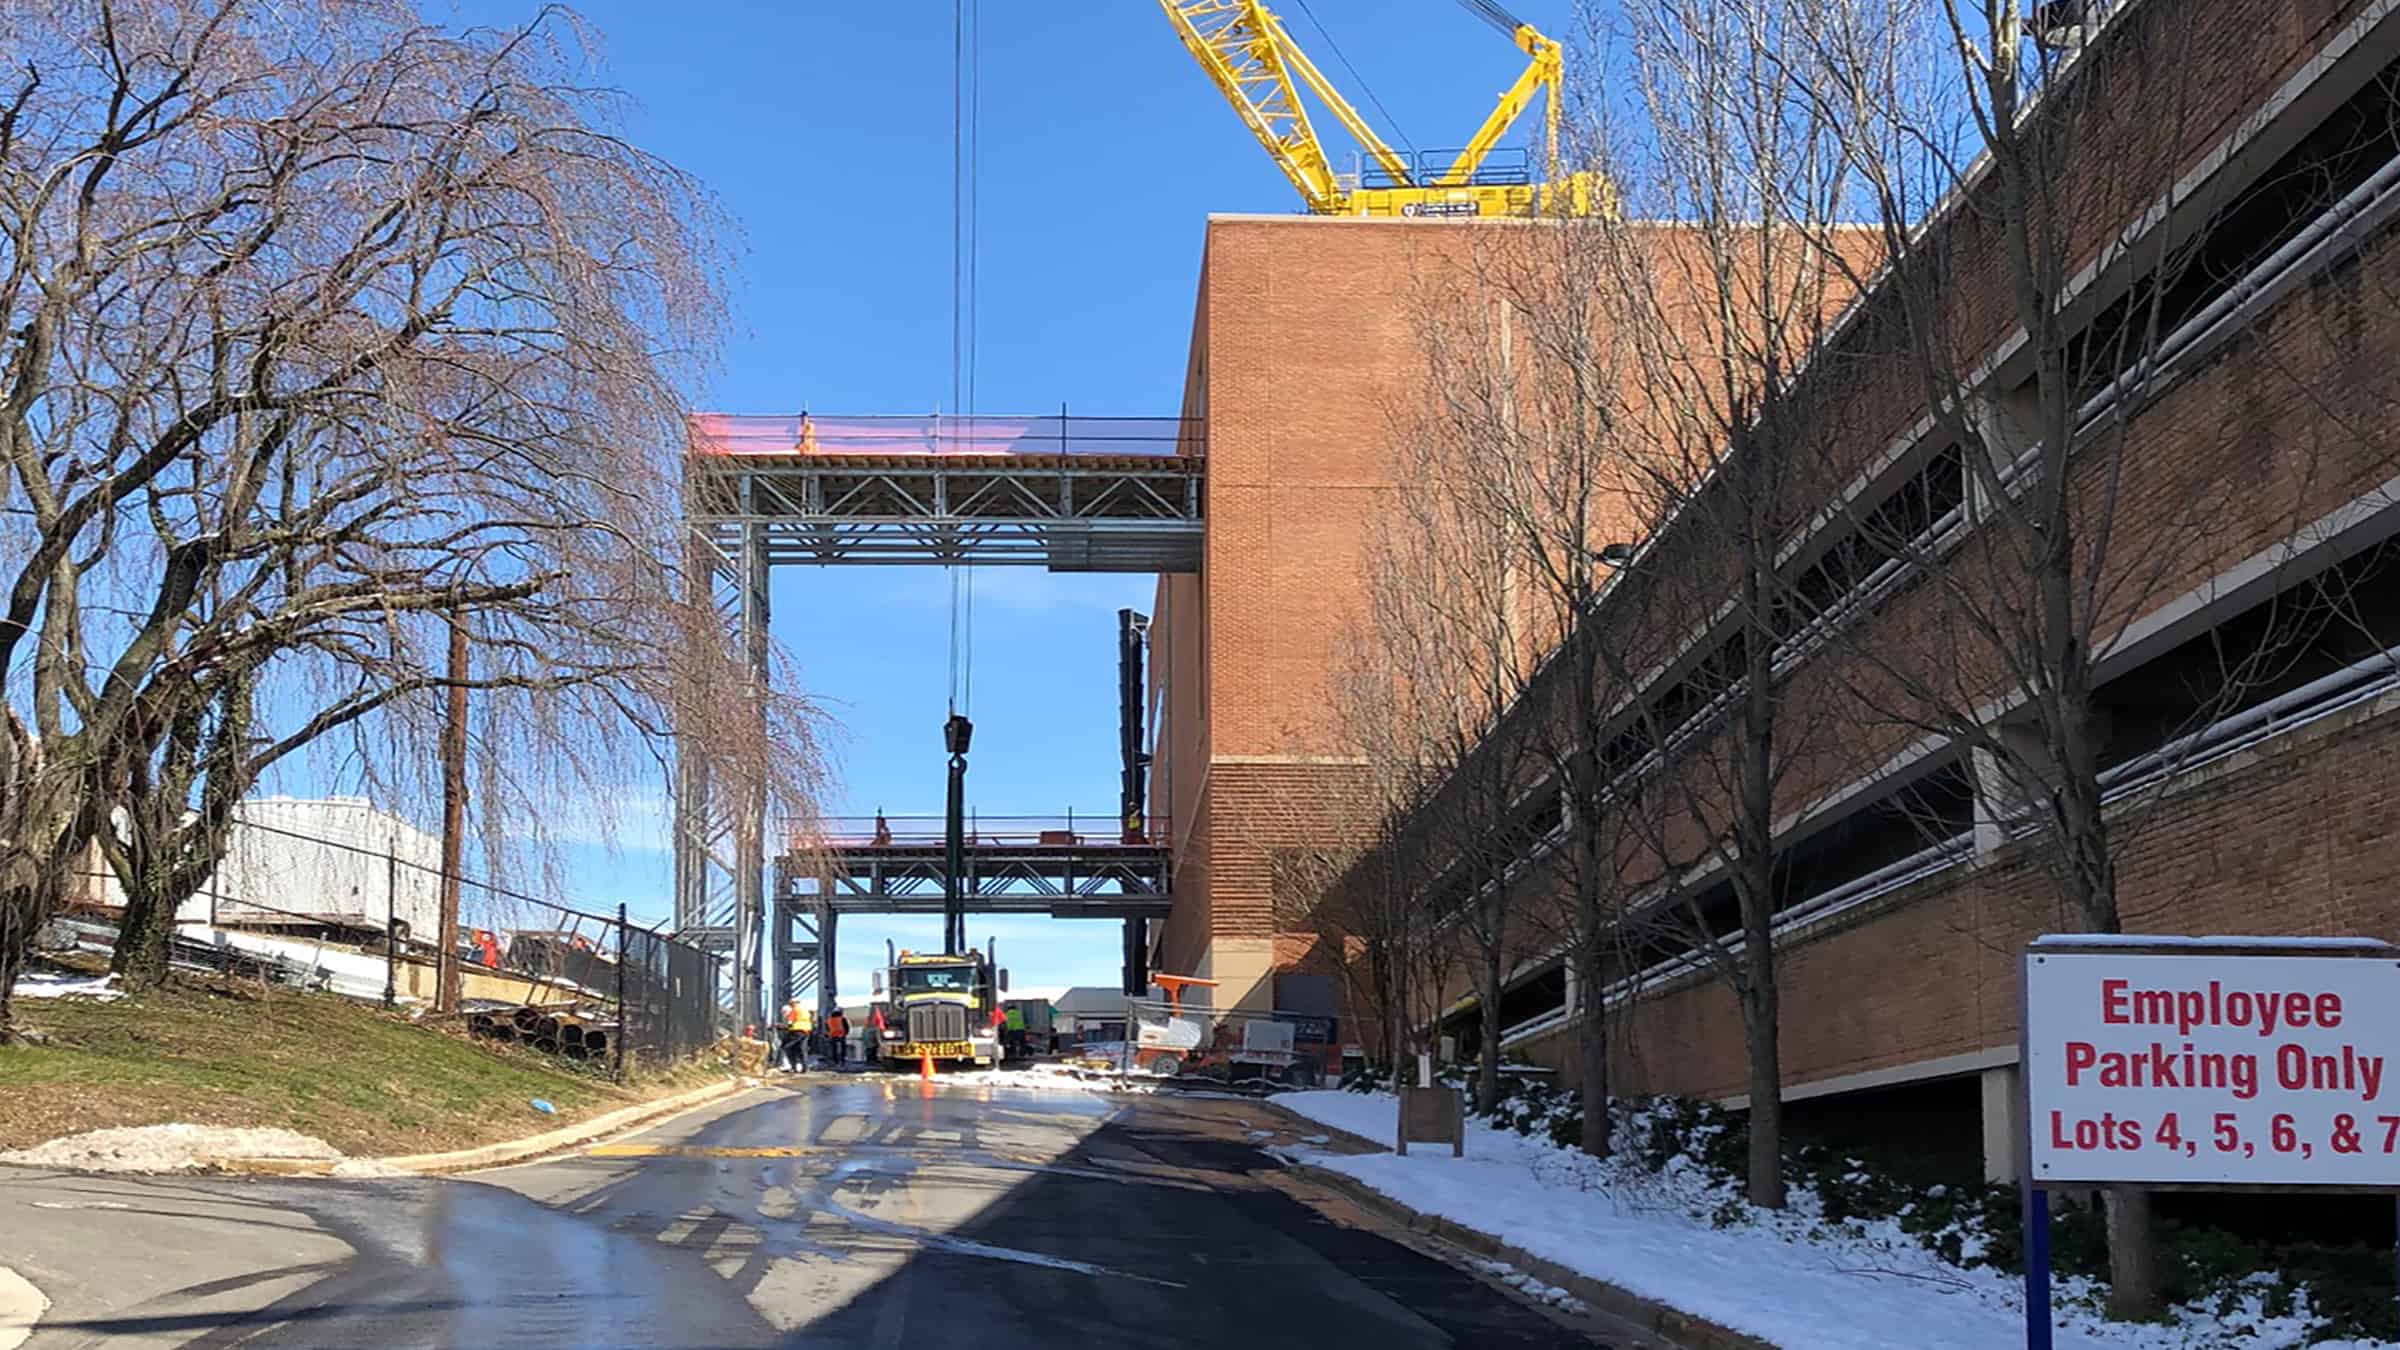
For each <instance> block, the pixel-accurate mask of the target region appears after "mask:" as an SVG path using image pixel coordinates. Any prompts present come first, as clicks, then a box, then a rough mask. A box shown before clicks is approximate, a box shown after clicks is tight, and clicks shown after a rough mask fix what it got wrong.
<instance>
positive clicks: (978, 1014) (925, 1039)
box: [872, 950, 1008, 1068]
mask: <svg viewBox="0 0 2400 1350" xmlns="http://www.w3.org/2000/svg"><path fill="white" fill-rule="evenodd" d="M1007 985H1008V975H1007V973H1006V972H1004V971H1000V970H998V969H996V968H995V967H994V966H993V964H992V961H991V958H990V956H988V955H987V954H986V953H983V952H979V951H973V950H969V951H966V952H964V953H953V952H939V953H935V952H905V951H904V952H900V953H898V954H897V955H896V956H894V957H893V958H892V961H891V964H890V965H889V966H887V967H886V968H885V969H884V970H882V971H881V972H878V973H877V975H876V978H875V994H876V1004H875V1014H874V1017H873V1019H872V1021H873V1031H874V1053H875V1055H876V1056H877V1057H878V1058H881V1059H890V1060H899V1061H904V1062H905V1061H911V1060H923V1059H928V1058H930V1059H933V1060H935V1061H937V1062H940V1063H947V1064H972V1065H974V1066H975V1067H977V1068H990V1067H992V1066H993V1065H995V1064H998V1063H999V1062H1000V1022H1001V1012H1000V994H1001V993H1002V992H1003V991H1005V989H1006V988H1007Z"/></svg>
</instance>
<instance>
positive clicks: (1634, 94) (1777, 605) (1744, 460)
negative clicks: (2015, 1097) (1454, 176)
mask: <svg viewBox="0 0 2400 1350" xmlns="http://www.w3.org/2000/svg"><path fill="white" fill-rule="evenodd" d="M1813 8H1814V6H1813V4H1811V5H1808V6H1802V5H1800V4H1797V3H1793V2H1792V0H1725V2H1722V3H1720V2H1717V0H1634V3H1630V4H1627V5H1624V6H1620V7H1617V8H1616V10H1615V11H1614V18H1613V19H1612V20H1611V22H1612V23H1614V24H1621V25H1622V31H1621V34H1610V36H1612V37H1613V36H1621V38H1622V41H1623V46H1624V50H1625V52H1626V54H1627V55H1628V56H1629V57H1630V58H1631V59H1630V61H1629V62H1626V63H1621V64H1622V65H1623V66H1624V67H1625V68H1627V69H1629V70H1630V71H1631V73H1632V76H1633V78H1632V79H1631V80H1629V81H1622V82H1621V83H1620V85H1619V86H1618V87H1620V88H1622V89H1623V90H1625V94H1624V96H1623V97H1622V98H1619V99H1616V100H1613V101H1612V100H1610V99H1609V98H1608V97H1607V94H1606V91H1605V90H1600V89H1595V90H1593V91H1592V92H1591V93H1590V94H1589V95H1587V96H1586V97H1585V98H1583V99H1581V100H1579V102H1580V103H1581V104H1582V106H1583V107H1584V108H1585V109H1586V110H1587V116H1588V117H1589V119H1590V123H1589V125H1588V126H1587V127H1586V128H1585V130H1584V135H1585V138H1586V139H1587V140H1588V141H1589V142H1590V143H1591V144H1592V145H1593V146H1594V147H1595V152H1596V155H1597V158H1598V160H1599V162H1600V163H1601V164H1602V165H1603V166H1604V170H1603V171H1604V172H1605V173H1606V175H1607V177H1608V178H1609V180H1610V181H1611V182H1612V183H1613V184H1614V185H1615V188H1616V192H1617V200H1618V204H1619V214H1618V215H1617V216H1616V217H1615V218H1614V219H1613V220H1610V221H1604V222H1599V223H1596V224H1595V225H1594V226H1593V227H1592V233H1593V235H1594V237H1595V239H1597V240H1599V241H1601V242H1602V243H1603V244H1604V245H1605V246H1603V247H1598V248H1595V249H1594V250H1593V252H1594V254H1595V259H1594V262H1595V264H1596V265H1597V266H1599V267H1600V268H1601V269H1602V275H1600V276H1598V277H1595V278H1593V280H1594V282H1595V283H1596V284H1595V285H1594V286H1593V290H1594V292H1595V294H1596V295H1597V296H1598V298H1599V303H1600V305H1601V308H1602V310H1603V312H1604V313H1605V314H1606V316H1607V320H1608V321H1609V322H1610V323H1611V325H1612V326H1613V328H1614V330H1615V331H1616V333H1617V334H1618V335H1619V337H1618V341H1619V346H1620V350H1621V351H1622V352H1623V353H1624V354H1625V355H1624V359H1623V366H1624V374H1623V377H1622V387H1623V389H1624V392H1625V404H1626V410H1625V412H1624V414H1623V415H1622V416H1621V418H1620V419H1619V426H1618V433H1617V435H1618V440H1619V441H1620V443H1621V451H1620V454H1621V462H1622V466H1623V467H1622V471H1621V472H1622V478H1623V480H1624V485H1625V489H1626V491H1628V492H1629V493H1630V494H1632V496H1633V498H1634V500H1635V501H1636V502H1637V503H1638V510H1639V515H1640V517H1641V518H1642V519H1644V520H1647V521H1653V522H1658V528H1659V529H1660V530H1661V531H1662V532H1663V533H1664V534H1665V536H1666V537H1665V538H1663V539H1661V540H1660V541H1659V542H1658V543H1657V544H1656V545H1655V546H1654V547H1653V548H1651V549H1646V550H1644V551H1643V552H1642V553H1640V554H1638V555H1636V556H1635V557H1634V558H1630V559H1628V560H1627V565H1628V567H1629V568H1631V569H1632V573H1633V574H1632V575H1630V576H1628V577H1627V578H1626V580H1625V583H1624V585H1623V587H1621V588H1612V591H1611V593H1610V595H1609V596H1608V598H1607V600H1606V602H1605V603H1604V605H1603V608H1602V611H1601V613H1600V615H1599V616H1598V620H1597V621H1598V622H1599V623H1600V626H1601V627H1602V629H1603V630H1604V631H1605V632H1606V633H1608V634H1609V635H1611V637H1610V639H1609V640H1605V641H1603V642H1602V643H1601V644H1600V645H1599V650H1600V653H1601V655H1602V658H1603V660H1604V661H1605V662H1606V663H1607V665H1608V666H1609V668H1610V674H1611V676H1612V678H1613V681H1614V682H1615V683H1616V684H1617V685H1618V686H1620V687H1621V688H1623V689H1624V690H1626V691H1627V693H1628V701H1627V706H1626V708H1625V710H1624V711H1623V713H1622V714H1621V720H1622V721H1623V722H1624V723H1625V724H1626V726H1627V727H1628V732H1626V733H1619V734H1617V735H1614V736H1612V737H1611V738H1610V740H1609V742H1608V746H1609V748H1608V749H1607V750H1604V752H1603V760H1604V763H1603V766H1602V772H1603V774H1604V775H1606V776H1607V777H1609V778H1610V779H1611V781H1612V782H1614V783H1616V784H1618V785H1620V786H1619V787H1617V788H1616V789H1614V791H1615V792H1616V794H1617V796H1618V797H1619V799H1620V800H1621V801H1622V800H1624V799H1625V798H1630V797H1636V796H1648V797H1651V798H1653V799H1654V800H1653V801H1652V802H1651V803H1650V804H1649V805H1648V807H1647V808H1645V809H1633V810H1630V811H1629V812H1628V813H1627V814H1628V816H1629V819H1630V820H1632V821H1634V822H1638V823H1641V824H1643V825H1644V826H1645V827H1646V835H1647V848H1646V849H1645V852H1646V853H1648V854H1649V859H1648V867H1647V869H1646V870H1647V871H1648V872H1649V873H1650V874H1651V875H1652V876H1653V877H1654V878H1655V879H1656V881H1657V884H1658V889H1659V890H1660V891H1661V892H1662V896H1663V899H1664V900H1666V901H1668V902H1670V903H1667V904H1665V905H1664V907H1663V908H1660V909H1658V911H1657V913H1658V915H1659V917H1660V918H1661V919H1671V920H1679V922H1677V923H1676V924H1675V926H1676V927H1677V928H1678V929H1680V934H1679V936H1680V938H1681V942H1680V943H1679V944H1677V945H1683V946H1688V949H1689V952H1690V953H1691V955H1692V956H1693V957H1695V958H1696V959H1697V960H1699V961H1700V963H1701V964H1703V965H1704V966H1705V967H1706V968H1707V969H1710V970H1712V971H1714V972H1715V973H1716V974H1717V975H1718V976H1719V978H1721V979H1722V980H1723V981H1724V983H1725V984H1726V986H1727V988H1728V990H1729V991H1730V992H1731V994H1732V995H1733V998H1734V1002H1735V1004H1736V1006H1737V1008H1738V1009H1739V1012H1740V1017H1741V1024H1742V1031H1743V1038H1744V1044H1745V1050H1746V1057H1747V1061H1748V1065H1749V1084H1748V1086H1749V1101H1750V1107H1749V1149H1750V1156H1749V1162H1748V1191H1749V1196H1750V1199H1751V1200H1752V1201H1753V1202H1754V1203H1757V1204H1760V1205H1766V1206H1775V1207H1779V1206H1781V1204H1782V1203H1783V1198H1784V1183H1783V1171H1782V1156H1781V1140H1782V1126H1781V1119H1782V1112H1781V1092H1782V1070H1781V1061H1780V1056H1779V1052H1778V1041H1779V1022H1780V1002H1779V997H1778V991H1777V976H1776V960H1775V955H1776V954H1775V936H1774V926H1775V916H1776V911H1777V909H1778V908H1779V906H1780V902H1781V891H1782V877H1781V874H1780V869H1779V868H1778V865H1777V859H1776V839H1775V828H1776V825H1777V822H1778V819H1779V817H1780V816H1781V814H1782V813H1784V812H1786V811H1788V810H1790V809H1792V808H1793V807H1794V806H1795V805H1798V804H1799V803H1795V802H1793V801H1791V800H1790V797H1791V796H1792V793H1793V790H1794V788H1795V787H1799V788H1805V787H1806V786H1807V783H1806V782H1805V781H1803V779H1804V778H1805V776H1807V775H1814V776H1816V777H1818V778H1823V777H1826V776H1827V773H1828V764H1827V760H1828V758H1829V753H1828V752H1829V751H1830V750H1831V749H1832V748H1833V746H1834V745H1835V744H1836V743H1837V742H1838V739H1839V737H1838V733H1839V731H1840V730H1841V728H1840V727H1839V726H1837V725H1836V724H1835V720H1836V709H1835V707H1834V706H1833V705H1832V703H1831V702H1830V701H1828V700H1824V699H1810V698H1797V699H1795V698H1792V697H1790V696H1789V694H1790V691H1789V690H1788V689H1786V688H1785V687H1784V686H1785V684H1786V682H1787V676H1788V669H1787V667H1786V666H1785V664H1784V663H1783V661H1782V659H1781V657H1782V654H1783V653H1782V649H1783V643H1784V640H1785V639H1786V638H1787V637H1789V636H1791V634H1792V630H1793V627H1794V620H1795V618H1796V617H1797V611H1798V608H1799V604H1798V597H1796V596H1795V595H1794V593H1793V591H1794V588H1793V586H1792V582H1791V578H1790V577H1789V576H1788V575H1787V570H1788V569H1787V568H1786V566H1785V555H1784V548H1785V545H1786V544H1787V542H1788V541H1789V540H1790V539H1792V538H1793V537H1794V536H1795V535H1796V534H1797V533H1798V532H1799V531H1800V529H1801V527H1802V526H1804V525H1805V524H1806V523H1807V521H1808V519H1809V517H1810V515H1811V514H1812V513H1813V512H1814V511H1815V510H1816V509H1817V503H1818V501H1819V500H1821V496H1822V494H1823V491H1824V484H1823V482H1822V481H1821V480H1822V477H1823V466H1824V464H1825V463H1826V462H1827V460H1828V454H1827V450H1826V447H1827V446H1828V445H1830V444H1832V443H1835V442H1837V441H1839V440H1840V439H1841V436H1842V430H1843V429H1842V428H1841V427H1840V426H1839V425H1838V422H1837V421H1836V419H1834V418H1832V417H1830V416H1829V415H1828V413H1829V411H1830V410H1829V409H1828V408H1826V407H1823V406H1820V405H1819V404H1818V403H1817V402H1814V401H1812V400H1811V399H1810V398H1809V397H1808V393H1807V389H1806V388H1805V387H1804V386H1802V385H1800V384H1799V383H1798V382H1797V380H1796V376H1797V375H1798V373H1799V372H1800V371H1801V370H1802V369H1803V367H1804V366H1805V365H1806V364H1807V363H1808V362H1809V361H1810V360H1811V359H1812V357H1815V356H1816V355H1817V354H1818V349H1819V348H1820V346H1821V344H1822V340H1823V339H1824V337H1825V336H1826V335H1827V333H1828V332H1829V330H1830V329H1831V328H1832V327H1833V325H1834V323H1835V322H1836V320H1837V318H1838V316H1839V314H1840V311H1841V310H1842V309H1843V308H1844V307H1845V306H1846V304H1847V303H1848V301H1849V299H1850V297H1851V296H1852V295H1853V294H1854V289H1853V287H1852V285H1851V283H1850V281H1849V280H1848V278H1847V277H1846V276H1845V275H1844V273H1843V272H1842V271H1841V270H1839V269H1834V268H1829V267H1828V266H1827V265H1826V264H1825V263H1824V261H1823V260H1822V259H1821V258H1820V257H1819V255H1818V250H1819V249H1820V248H1822V247H1825V246H1827V245H1828V244H1829V243H1831V244H1833V245H1835V246H1844V245H1848V246H1850V247H1851V251H1852V252H1853V253H1858V254H1864V253H1867V252H1868V251H1869V248H1868V247H1866V246H1864V245H1871V244H1872V242H1873V241H1872V238H1871V237H1868V238H1867V239H1866V240H1865V241H1864V245H1852V244H1849V241H1848V240H1847V239H1846V237H1845V235H1844V233H1843V230H1842V226H1841V221H1842V218H1843V214H1844V211H1845V208H1846V207H1847V205H1848V201H1847V199H1848V196H1849V193H1850V186H1849V182H1848V179H1849V177H1850V176H1851V175H1852V174H1853V173H1854V172H1855V170H1854V169H1853V168H1852V166H1851V162H1850V156H1849V155H1848V154H1847V153H1846V152H1845V148H1844V146H1843V145H1842V143H1841V139H1840V138H1841V133H1842V127H1841V126H1840V125H1839V124H1838V123H1836V122H1834V121H1833V120H1832V119H1831V118H1829V117H1827V116H1825V115H1824V113H1823V111H1822V108H1821V105H1820V104H1819V103H1818V102H1817V100H1816V99H1815V98H1814V97H1813V96H1811V95H1810V94H1809V93H1808V92H1807V91H1805V90H1804V89H1802V88H1801V87H1799V82H1801V81H1805V80H1806V79H1807V78H1808V71H1807V69H1806V60H1805V58H1806V56H1807V42H1806V38H1807V35H1808V30H1807V27H1806V24H1805V22H1804V20H1805V19H1806V18H1807V17H1808V11H1812V10H1813ZM1570 303H1571V304H1573V305H1577V306H1580V305H1581V304H1582V303H1583V302H1582V301H1580V300H1577V301H1572V302H1570ZM1637 633H1638V634H1641V635H1642V638H1643V640H1639V641H1629V640H1628V635H1631V634H1637ZM1687 637H1688V642H1687V641H1686V640H1685V639H1686V638H1687ZM1796 774H1798V775H1802V776H1803V778H1802V779H1796V778H1795V775H1796ZM1837 777H1838V776H1837ZM1820 786H1826V787H1829V786H1831V784H1829V783H1828V784H1821V785H1820ZM1701 874H1705V875H1707V876H1709V877H1710V878H1712V879H1716V878H1721V879H1722V880H1723V881H1725V882H1728V883H1730V903H1729V904H1722V905H1721V904H1718V903H1716V902H1715V900H1714V897H1716V896H1719V895H1722V894H1724V892H1723V891H1721V890H1719V889H1717V888H1716V887H1715V886H1713V885H1712V886H1702V885H1697V884H1687V883H1688V882H1689V879H1690V878H1693V877H1695V876H1696V875H1701ZM1677 896H1681V897H1682V898H1681V899H1680V900H1679V901H1678V900H1676V899H1675V897H1677ZM1650 903H1651V904H1653V905H1655V904H1658V903H1659V902H1658V901H1656V900H1654V901H1652V902H1650Z"/></svg>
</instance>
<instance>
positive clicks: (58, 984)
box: [14, 970, 125, 1001]
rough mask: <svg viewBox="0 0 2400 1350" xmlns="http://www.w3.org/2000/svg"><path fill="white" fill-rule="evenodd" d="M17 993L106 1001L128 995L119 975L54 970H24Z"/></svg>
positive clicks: (21, 973)
mask: <svg viewBox="0 0 2400 1350" xmlns="http://www.w3.org/2000/svg"><path fill="white" fill-rule="evenodd" d="M14 993H15V996H16V997H18V998H90V999H100V1000H103V1001H105V1000H108V999H112V998H123V997H125V991H124V990H122V989H119V988H117V977H116V976H114V975H97V976H94V975H68V974H65V973H63V972H60V971H51V970H27V971H20V972H19V973H18V975H17V987H16V989H15V991H14Z"/></svg>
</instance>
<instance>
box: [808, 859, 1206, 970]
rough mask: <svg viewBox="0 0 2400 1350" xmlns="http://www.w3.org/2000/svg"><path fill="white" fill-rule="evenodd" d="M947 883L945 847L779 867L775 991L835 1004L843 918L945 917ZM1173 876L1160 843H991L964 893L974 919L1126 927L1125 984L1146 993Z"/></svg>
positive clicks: (972, 866) (971, 865)
mask: <svg viewBox="0 0 2400 1350" xmlns="http://www.w3.org/2000/svg"><path fill="white" fill-rule="evenodd" d="M947 876H948V868H947V865H946V862H945V859H944V857H943V848H942V846H941V845H939V844H935V843H928V842H903V843H895V844H885V845H873V844H864V843H856V842H849V843H839V844H835V845H831V846H829V847H828V848H826V849H824V850H822V851H812V852H810V853H806V854H799V853H795V854H787V855H785V856H784V857H782V858H779V859H777V860H776V884H775V890H774V894H775V915H776V917H775V920H774V922H773V923H772V924H771V925H770V929H769V931H770V934H771V936H770V941H769V946H770V950H771V951H772V952H773V959H774V962H775V973H774V979H773V982H772V985H771V987H772V988H774V989H776V990H779V991H782V996H783V997H786V998H800V999H803V1000H804V1001H805V1000H807V999H808V997H809V995H811V994H812V993H814V994H815V997H816V1001H818V1002H821V1003H823V1004H824V1005H826V1006H828V1007H829V1006H831V1005H832V1004H833V1003H834V1002H835V1001H836V1000H837V997H838V994H839V990H838V989H837V988H836V985H835V980H834V968H835V934H836V932H837V926H838V924H839V921H840V918H841V916H842V915H845V914H939V913H941V912H942V907H943V894H944V889H945V888H944V882H945V880H946V879H947ZM1167 877H1168V855H1167V849H1166V847H1165V845H1163V844H1160V843H1151V842H1147V841H1144V842H1139V843H1131V844H1128V843H1121V842H1088V841H1083V840H1078V841H1076V842H1074V843H1052V844H1042V843H1021V842H1016V841H1011V840H987V841H982V842H977V843H973V844H970V845H968V847H967V850H966V857H965V868H964V872H963V875H962V877H961V881H960V886H959V891H960V894H962V895H963V896H964V897H965V898H966V910H967V912H968V913H969V914H1038V915H1047V916H1049V917H1051V918H1057V919H1118V920H1122V921H1123V922H1124V924H1125V928H1126V937H1125V951H1126V962H1127V968H1126V972H1125V982H1126V984H1127V985H1128V987H1129V988H1131V989H1132V990H1133V991H1134V992H1139V991H1140V990H1141V989H1143V988H1146V987H1147V986H1148V984H1149V976H1148V971H1147V969H1146V965H1147V954H1148V951H1149V942H1148V928H1147V925H1148V923H1149V921H1150V920H1152V919H1164V918H1165V917H1166V916H1167V910H1168V908H1169V907H1170V904H1171V898H1170V896H1169V894H1168V891H1167Z"/></svg>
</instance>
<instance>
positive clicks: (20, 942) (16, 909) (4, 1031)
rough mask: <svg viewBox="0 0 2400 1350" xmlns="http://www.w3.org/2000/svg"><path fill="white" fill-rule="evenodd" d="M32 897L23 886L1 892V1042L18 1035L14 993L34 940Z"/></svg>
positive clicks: (5, 1042) (9, 1040) (8, 1040)
mask: <svg viewBox="0 0 2400 1350" xmlns="http://www.w3.org/2000/svg"><path fill="white" fill-rule="evenodd" d="M32 914H33V896H32V894H31V893H30V892H29V891H28V890H26V889H25V888H24V887H19V886H11V887H8V888H7V889H6V890H4V891H0V1045H7V1044H9V1043H10V1042H12V1041H14V1040H16V1038H17V1024H16V1020H15V1014H14V1011H13V1009H14V1006H15V1002H14V996H15V994H16V989H17V970H18V968H19V967H21V966H23V965H24V964H25V948H26V946H27V944H29V943H30V942H32V940H33V930H32V925H31V924H30V923H29V922H28V920H29V919H30V918H31V916H32Z"/></svg>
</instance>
